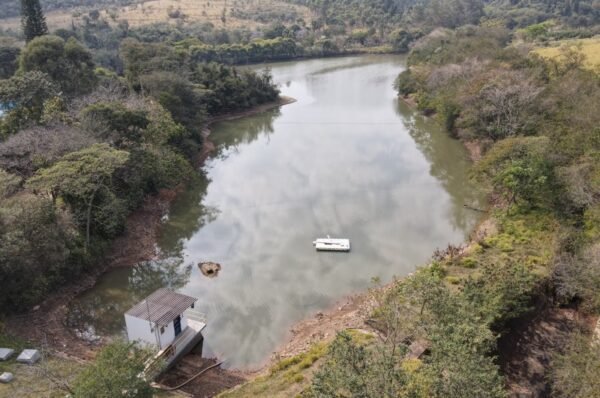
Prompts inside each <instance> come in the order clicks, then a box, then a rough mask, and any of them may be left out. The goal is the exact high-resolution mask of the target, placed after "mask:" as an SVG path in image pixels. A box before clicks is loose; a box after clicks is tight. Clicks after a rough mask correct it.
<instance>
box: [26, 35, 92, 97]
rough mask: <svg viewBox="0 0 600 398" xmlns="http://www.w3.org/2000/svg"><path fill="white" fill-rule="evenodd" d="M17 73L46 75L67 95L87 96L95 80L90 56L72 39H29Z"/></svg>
mask: <svg viewBox="0 0 600 398" xmlns="http://www.w3.org/2000/svg"><path fill="white" fill-rule="evenodd" d="M20 70H21V71H23V72H30V71H40V72H44V73H46V74H47V75H48V76H49V77H50V79H52V80H53V81H54V82H56V83H57V84H58V85H59V86H60V88H61V89H62V91H63V93H65V94H66V95H69V96H72V95H78V94H85V93H89V92H90V91H92V89H93V88H94V87H95V85H96V81H97V80H96V75H95V74H94V62H93V61H92V54H91V53H90V52H89V51H88V50H87V49H86V48H85V47H83V46H82V45H81V44H80V43H79V42H78V41H77V40H76V39H74V38H70V39H68V40H67V41H66V42H65V41H64V40H63V39H62V38H60V37H58V36H52V35H47V36H43V37H37V38H35V39H33V40H31V41H30V42H29V43H28V44H27V46H26V47H25V49H24V50H23V52H22V54H21V60H20Z"/></svg>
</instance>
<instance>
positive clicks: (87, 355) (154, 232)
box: [5, 96, 296, 360]
mask: <svg viewBox="0 0 600 398" xmlns="http://www.w3.org/2000/svg"><path fill="white" fill-rule="evenodd" d="M295 101H296V100H295V99H293V98H290V97H283V96H282V97H280V98H279V99H278V100H277V101H275V102H271V103H268V104H263V105H260V106H257V107H255V108H252V109H249V110H245V111H241V112H235V113H229V114H225V115H220V116H217V117H214V118H211V119H210V120H209V121H207V122H206V124H205V125H204V126H203V129H202V131H203V137H204V140H203V146H202V149H201V151H200V153H199V154H198V156H197V157H196V159H193V163H194V164H195V165H196V166H198V167H200V166H201V165H202V163H203V162H204V161H205V160H206V158H207V157H208V156H209V154H210V153H211V151H213V150H214V144H213V143H212V142H211V141H210V139H209V135H210V126H211V125H212V124H213V123H216V122H219V121H224V120H232V119H237V118H240V117H245V116H249V115H253V114H257V113H261V112H264V111H267V110H269V109H272V108H276V107H279V106H283V105H287V104H290V103H292V102H295ZM184 189H185V187H184V186H180V187H178V189H176V190H161V191H160V192H159V193H158V194H157V195H153V196H149V197H147V198H146V199H145V200H144V203H143V205H142V206H141V207H140V208H139V209H137V210H135V211H134V212H133V213H131V214H130V215H129V217H128V218H127V221H126V226H125V232H124V233H123V235H121V236H120V237H118V238H117V239H115V240H114V241H113V243H112V245H111V249H110V250H109V254H108V255H107V256H106V258H105V259H104V260H103V261H102V262H99V263H98V264H97V265H96V266H95V267H94V268H93V269H91V270H90V271H89V272H88V273H86V274H84V275H82V277H81V278H80V279H79V280H78V281H76V282H73V283H71V284H69V285H66V286H64V287H62V288H61V289H59V290H58V291H57V292H55V293H54V294H52V295H50V296H49V297H48V298H46V299H45V300H44V301H43V302H41V303H40V304H39V305H37V306H35V307H34V308H33V309H32V310H31V311H30V312H28V313H25V314H21V315H18V316H13V317H10V318H8V319H7V320H6V321H5V329H6V332H7V333H9V334H11V335H14V336H19V338H21V339H23V340H26V341H29V342H31V344H32V345H34V346H36V347H44V348H45V349H46V350H48V349H49V350H51V351H54V352H55V353H57V354H60V355H62V356H65V357H72V358H78V359H83V360H88V359H91V358H93V357H94V355H95V352H96V351H97V349H98V348H99V347H101V346H102V345H103V344H105V343H106V342H107V339H106V338H104V337H100V338H96V339H94V340H93V341H89V340H87V341H86V340H84V339H82V338H80V337H78V336H77V335H76V334H75V331H74V330H72V328H70V327H68V326H67V325H66V318H67V313H68V305H69V303H70V302H71V301H72V300H73V298H75V297H76V296H77V295H79V294H81V293H83V292H84V291H86V290H88V289H90V288H92V287H93V286H94V285H95V284H96V281H97V279H98V277H99V276H100V275H102V274H103V273H105V272H107V271H109V270H111V269H113V268H117V267H131V266H133V265H135V264H137V263H139V262H142V261H147V260H152V259H156V258H157V257H158V256H159V254H160V253H159V252H158V249H157V246H156V242H157V238H158V233H159V230H160V226H161V223H162V219H163V217H164V216H165V215H166V214H167V213H168V211H169V207H170V205H171V203H172V202H173V201H174V200H175V198H176V197H177V194H178V193H180V192H182V191H183V190H184Z"/></svg>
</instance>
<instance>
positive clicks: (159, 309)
mask: <svg viewBox="0 0 600 398" xmlns="http://www.w3.org/2000/svg"><path fill="white" fill-rule="evenodd" d="M197 300H198V299H197V298H195V297H190V296H186V295H185V294H181V293H176V292H174V291H172V290H169V289H158V290H157V291H155V292H154V293H152V294H151V295H149V296H148V297H146V298H145V299H144V300H143V301H141V302H139V303H137V304H136V305H134V306H133V307H131V308H130V309H129V311H127V312H126V313H125V315H129V316H132V317H135V318H139V319H144V320H146V321H151V322H154V323H156V324H158V325H167V324H168V323H169V322H171V321H172V320H174V319H175V318H177V317H178V316H179V315H181V314H183V312H184V311H185V310H186V309H188V308H189V307H191V305H192V304H194V303H195V302H196V301H197Z"/></svg>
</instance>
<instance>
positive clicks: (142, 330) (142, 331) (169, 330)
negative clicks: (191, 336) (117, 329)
mask: <svg viewBox="0 0 600 398" xmlns="http://www.w3.org/2000/svg"><path fill="white" fill-rule="evenodd" d="M125 325H126V326H127V338H128V339H129V341H140V342H141V343H142V344H145V345H157V337H158V341H159V344H158V348H159V350H162V349H163V348H166V347H167V346H169V344H171V343H172V342H173V341H174V340H175V325H174V322H169V324H168V325H167V326H165V327H164V329H163V333H161V328H160V327H158V328H157V330H156V331H155V332H154V333H153V332H151V331H150V325H149V322H148V321H145V320H143V319H139V318H135V317H132V316H130V315H127V314H126V315H125ZM153 326H154V325H153ZM187 327H188V324H187V318H186V316H185V315H184V314H181V332H182V333H183V331H184V330H185V329H186V328H187ZM155 333H156V334H155Z"/></svg>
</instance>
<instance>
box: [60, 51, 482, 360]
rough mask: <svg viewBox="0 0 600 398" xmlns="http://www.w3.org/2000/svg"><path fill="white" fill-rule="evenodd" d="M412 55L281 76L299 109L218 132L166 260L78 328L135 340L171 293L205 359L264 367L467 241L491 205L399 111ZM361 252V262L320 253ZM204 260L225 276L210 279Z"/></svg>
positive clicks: (172, 221) (102, 299) (105, 298)
mask: <svg viewBox="0 0 600 398" xmlns="http://www.w3.org/2000/svg"><path fill="white" fill-rule="evenodd" d="M403 62H404V61H403V59H402V58H401V57H392V56H379V57H354V58H339V59H326V60H312V61H301V62H289V63H281V64H275V65H273V66H272V71H273V75H274V78H275V79H276V81H277V82H279V83H280V84H281V88H282V92H283V94H284V95H289V96H292V97H294V98H296V99H298V102H296V103H294V104H292V105H288V106H285V107H283V108H281V109H278V110H273V111H270V112H265V113H263V114H260V115H255V116H251V117H245V118H243V119H238V120H234V121H228V122H223V123H219V124H218V125H216V126H214V129H213V134H212V135H211V140H212V141H213V142H214V143H215V145H216V151H215V153H214V154H213V155H212V157H211V158H210V159H209V160H208V162H207V163H206V165H205V166H204V167H203V169H202V170H201V178H200V179H199V181H198V182H197V183H196V184H195V185H194V186H192V187H190V189H189V190H188V191H187V192H185V193H184V194H182V195H181V196H180V197H179V198H178V200H177V201H176V203H174V205H173V207H172V209H171V212H170V215H169V219H168V221H167V222H166V223H165V224H164V226H163V228H162V231H161V239H160V241H159V247H160V249H161V253H162V255H163V256H164V258H166V259H165V260H161V261H156V262H152V263H145V264H140V265H138V266H136V267H134V268H133V269H119V270H116V271H114V272H111V273H108V274H107V275H105V276H104V277H103V278H102V279H101V281H100V282H99V284H98V285H97V287H96V288H94V289H92V290H91V291H89V292H87V293H85V294H84V295H82V297H81V298H80V299H79V300H78V301H77V302H76V303H75V305H74V307H73V308H74V309H76V311H75V310H74V311H72V312H71V314H72V315H79V317H77V316H72V317H71V319H72V320H74V321H73V322H74V323H77V322H75V321H76V320H77V319H78V318H81V319H80V321H81V322H79V325H80V327H81V325H88V326H89V325H92V326H93V327H94V328H95V330H96V331H97V332H98V333H101V334H115V333H122V330H123V321H122V313H123V312H124V311H125V310H126V309H127V308H128V307H129V306H130V305H132V304H133V303H135V302H136V301H138V300H140V299H141V298H143V297H144V296H145V295H146V294H148V293H150V292H151V291H152V290H153V289H155V288H157V287H159V286H170V287H172V288H175V289H177V290H180V291H182V292H185V293H188V294H190V295H193V296H196V297H198V298H199V302H198V305H197V308H198V309H199V310H200V311H203V312H205V313H206V314H207V317H208V319H209V323H208V327H207V329H206V333H205V336H206V342H205V352H206V355H219V356H221V357H226V358H229V360H230V362H229V365H230V366H238V367H243V366H249V365H257V364H259V363H260V362H261V361H264V360H265V359H266V358H268V356H269V355H270V353H271V352H272V351H273V349H275V348H276V346H277V345H278V344H280V343H281V342H282V341H283V340H284V339H285V336H286V333H287V330H288V329H289V327H290V326H291V325H292V324H293V323H294V322H295V321H298V320H300V319H302V318H304V317H306V316H309V315H311V314H313V313H315V312H316V311H319V310H323V309H325V308H327V307H328V306H329V305H331V304H332V303H333V302H335V300H337V299H340V298H342V297H344V296H345V295H347V294H351V293H353V292H356V291H360V290H362V289H365V288H366V287H368V286H369V284H370V280H371V278H372V277H379V278H381V280H383V281H387V280H390V279H391V278H392V277H393V276H395V275H396V276H402V275H406V274H407V273H409V272H411V271H412V270H413V269H414V268H415V267H416V266H417V265H419V264H422V263H424V262H425V261H426V260H427V258H428V257H429V256H430V255H431V253H432V252H433V250H435V249H436V248H438V247H442V246H445V245H446V244H448V243H450V242H451V243H459V242H461V241H463V240H464V239H465V237H466V236H467V235H468V233H469V232H470V230H471V229H472V227H473V226H474V224H475V222H476V221H477V217H478V214H476V213H474V212H472V211H470V210H467V209H465V208H464V206H463V205H464V204H469V205H472V206H482V204H481V203H480V201H481V196H480V194H479V193H478V192H477V191H476V190H475V189H474V188H473V187H472V186H470V185H469V184H468V183H465V181H467V180H468V178H467V173H468V171H469V167H470V163H469V161H468V159H467V154H466V151H465V150H464V148H462V146H461V145H460V143H458V142H456V141H454V140H452V139H450V138H449V137H448V136H447V134H445V133H443V132H442V130H441V128H439V127H438V126H437V125H435V124H434V123H433V122H432V121H430V120H428V119H426V118H423V117H421V116H418V115H417V114H416V113H414V112H413V111H412V110H411V109H409V108H408V107H407V106H406V105H405V104H403V103H398V102H397V100H396V98H395V93H394V90H393V88H392V82H393V79H394V77H395V76H397V74H398V72H399V71H400V70H402V69H403V67H404V66H403ZM325 234H331V235H332V236H343V237H348V238H350V239H351V240H352V244H353V250H352V252H351V253H350V254H323V253H321V254H319V253H316V252H315V251H314V249H313V248H312V246H311V242H312V240H313V239H314V238H316V237H318V236H321V235H325ZM201 261H216V262H218V263H220V264H221V265H222V269H221V271H220V272H219V275H218V277H215V278H206V277H205V276H203V275H202V274H201V273H200V270H199V269H198V267H197V266H196V265H197V263H198V262H201Z"/></svg>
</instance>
